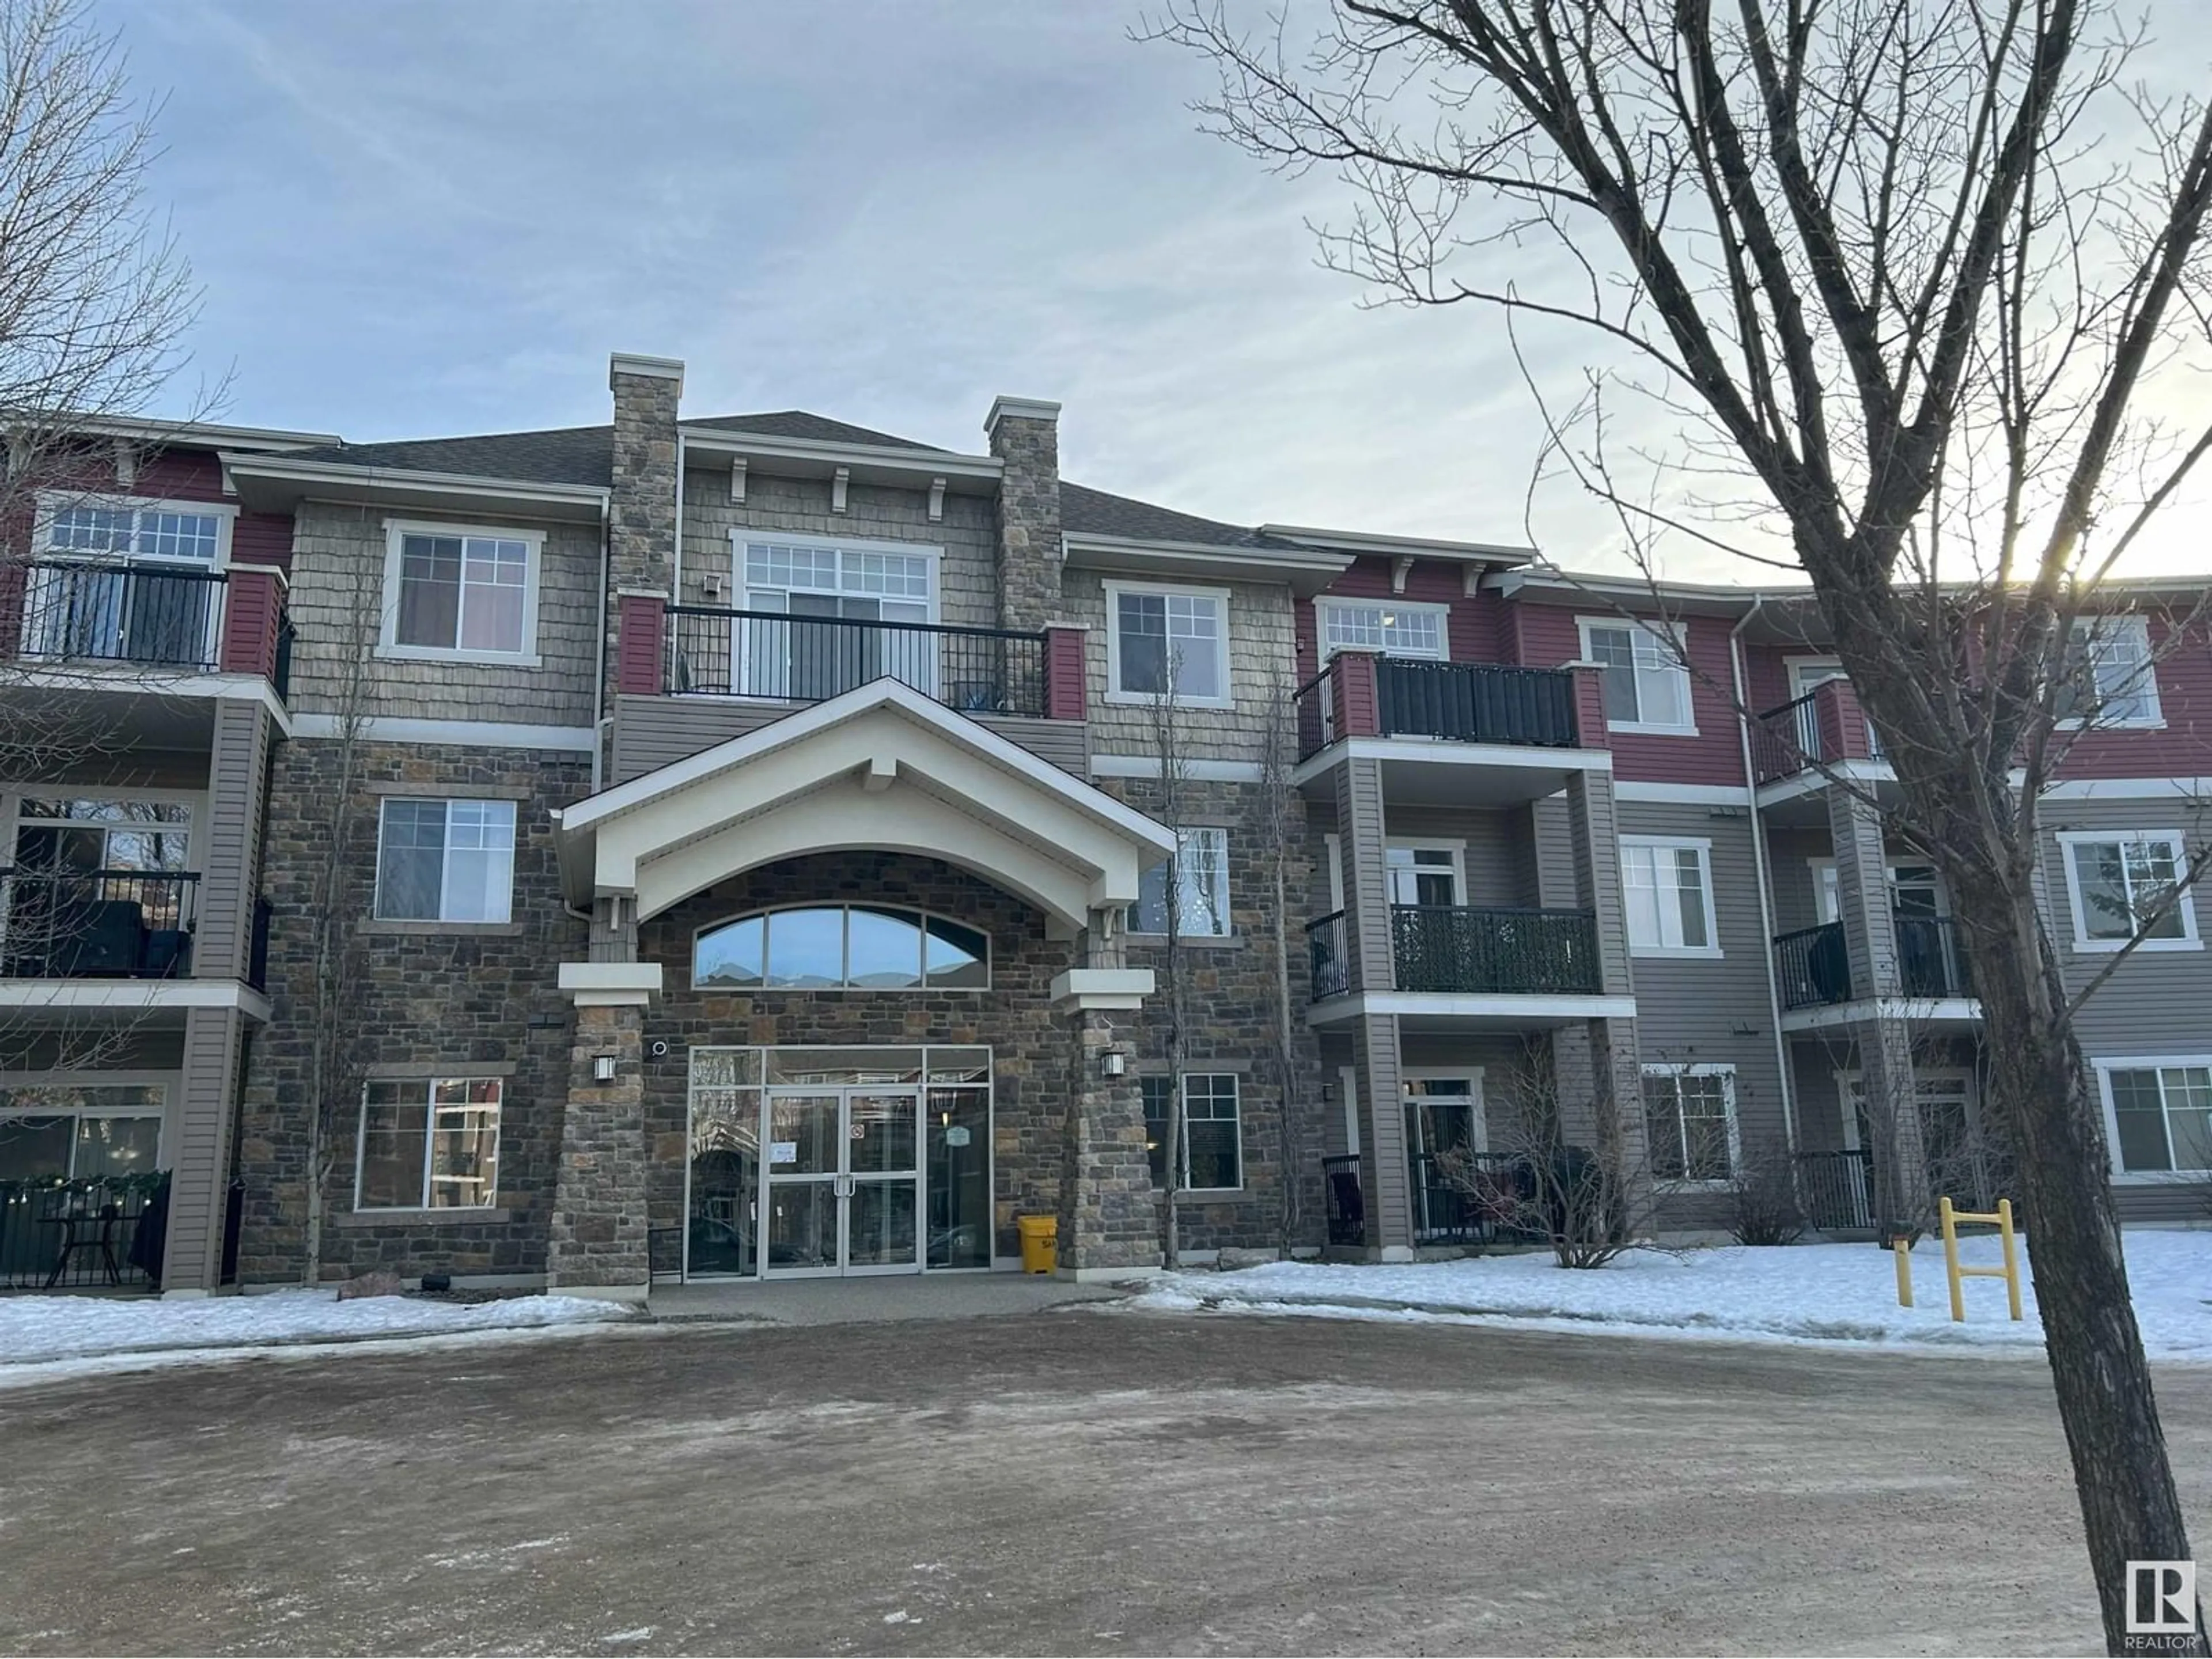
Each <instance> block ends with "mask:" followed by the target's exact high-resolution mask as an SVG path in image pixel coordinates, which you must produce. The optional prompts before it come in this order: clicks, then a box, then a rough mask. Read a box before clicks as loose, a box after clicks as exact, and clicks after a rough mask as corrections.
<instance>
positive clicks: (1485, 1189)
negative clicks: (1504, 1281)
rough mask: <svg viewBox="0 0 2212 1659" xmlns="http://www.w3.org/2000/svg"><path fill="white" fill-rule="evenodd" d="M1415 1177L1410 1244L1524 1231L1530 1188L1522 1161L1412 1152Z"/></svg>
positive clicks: (1490, 1240) (1502, 1155) (1494, 1155)
mask: <svg viewBox="0 0 2212 1659" xmlns="http://www.w3.org/2000/svg"><path fill="white" fill-rule="evenodd" d="M1409 1163H1410V1169H1411V1173H1412V1176H1413V1242H1414V1243H1417V1244H1495V1243H1498V1242H1499V1241H1500V1240H1504V1239H1512V1240H1519V1239H1521V1238H1522V1237H1526V1236H1527V1235H1526V1234H1524V1233H1523V1231H1522V1230H1521V1229H1520V1227H1519V1226H1518V1225H1516V1224H1517V1223H1518V1222H1519V1220H1520V1219H1522V1218H1523V1217H1525V1215H1526V1214H1527V1213H1528V1206H1529V1204H1530V1202H1531V1201H1532V1199H1533V1188H1532V1187H1530V1186H1529V1185H1528V1183H1526V1182H1524V1181H1523V1178H1522V1160H1521V1159H1519V1158H1516V1157H1514V1156H1513V1155H1512V1154H1510V1153H1507V1152H1451V1153H1436V1152H1416V1153H1414V1154H1413V1157H1412V1158H1411V1159H1410V1161H1409Z"/></svg>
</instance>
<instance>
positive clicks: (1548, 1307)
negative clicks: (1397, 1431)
mask: <svg viewBox="0 0 2212 1659" xmlns="http://www.w3.org/2000/svg"><path fill="white" fill-rule="evenodd" d="M2124 1237H2125V1245H2126V1250H2127V1259H2128V1278H2129V1281H2130V1285H2132V1287H2133V1291H2134V1298H2135V1307H2136V1320H2137V1321H2138V1322H2139V1323H2140V1324H2141V1326H2142V1334H2143V1343H2144V1346H2146V1347H2147V1348H2148V1350H2149V1352H2150V1354H2151V1356H2152V1357H2153V1358H2161V1359H2187V1360H2198V1361H2203V1362H2207V1363H2212V1300H2208V1298H2212V1232H2186V1231H2174V1232H2147V1231H2136V1232H2130V1233H2128V1234H2126V1235H2125V1236H2124ZM1960 1256H1961V1259H1962V1260H1963V1261H1966V1263H1967V1264H1968V1265H1969V1266H1978V1267H1996V1265H1998V1263H1999V1261H2000V1260H2001V1255H2000V1251H1999V1249H1998V1244H1997V1241H1996V1239H1995V1238H1974V1239H1967V1240H1962V1241H1961V1242H1960ZM1912 1279H1913V1288H1914V1291H1915V1295H1914V1302H1915V1304H1916V1305H1915V1306H1913V1307H1911V1308H1900V1307H1899V1306H1898V1305H1897V1279H1896V1272H1895V1267H1894V1264H1893V1262H1892V1261H1891V1259H1890V1256H1889V1254H1888V1252H1887V1251H1884V1250H1879V1249H1875V1247H1874V1246H1873V1245H1871V1244H1795V1245H1790V1246H1788V1247H1786V1248H1783V1249H1747V1248H1745V1247H1742V1246H1741V1245H1730V1246H1727V1247H1723V1248H1721V1249H1705V1250H1692V1251H1688V1252H1686V1253H1683V1254H1680V1255H1673V1254H1668V1253H1662V1252H1659V1251H1652V1250H1634V1251H1631V1252H1630V1253H1629V1254H1627V1255H1624V1256H1622V1257H1620V1259H1619V1260H1618V1261H1615V1262H1613V1264H1612V1265H1610V1266H1608V1267H1600V1268H1595V1269H1591V1270H1589V1271H1577V1272H1569V1271H1566V1270H1564V1269H1562V1268H1560V1267H1555V1266H1554V1265H1553V1261H1552V1258H1551V1256H1550V1255H1548V1254H1537V1255H1496V1256H1477V1257H1472V1258H1469V1259H1468V1260H1465V1261H1434V1262H1420V1263H1414V1264H1411V1265H1407V1266H1402V1267H1381V1266H1376V1267H1366V1266H1350V1265H1342V1266H1340V1265H1328V1264H1320V1263H1311V1262H1300V1261H1278V1262H1271V1263H1269V1264H1268V1265H1267V1266H1265V1267H1250V1268H1247V1269H1245V1270H1243V1272H1240V1273H1176V1274H1169V1275H1167V1276H1165V1277H1164V1278H1162V1279H1157V1280H1155V1281H1153V1284H1152V1287H1151V1288H1150V1289H1149V1290H1147V1291H1146V1293H1145V1294H1143V1295H1141V1296H1139V1297H1136V1298H1135V1299H1134V1302H1133V1305H1134V1306H1137V1307H1151V1308H1158V1309H1190V1308H1194V1307H1204V1306H1209V1305H1212V1306H1223V1307H1235V1308H1241V1309H1249V1310H1272V1311H1279V1312H1315V1311H1321V1310H1328V1311H1331V1312H1334V1313H1337V1314H1340V1315H1342V1316H1350V1317H1360V1316H1368V1317H1375V1316H1395V1317H1404V1316H1406V1314H1407V1312H1408V1311H1411V1312H1414V1313H1421V1314H1429V1315H1443V1316H1481V1317H1485V1318H1501V1319H1510V1320H1529V1321H1541V1322H1545V1323H1547V1324H1553V1325H1564V1326H1565V1327H1566V1328H1573V1329H1578V1330H1591V1331H1606V1332H1612V1333H1615V1334H1626V1335H1642V1336H1656V1335H1668V1336H1678V1337H1692V1338H1695V1337H1702V1338H1705V1340H1713V1341H1745V1340H1753V1341H1801V1342H1803V1341H1810V1342H1839V1343H1851V1344H1860V1343H1869V1344H1914V1345H1925V1346H1950V1347H1967V1348H1997V1349H2005V1348H2010V1349H2018V1350H2026V1351H2033V1350H2036V1349H2039V1348H2041V1347H2042V1346H2043V1326H2042V1323H2041V1322H2040V1319H2039V1316H2038V1314H2037V1310H2036V1305H2035V1286H2034V1283H2033V1274H2032V1273H2030V1271H2029V1269H2028V1265H2027V1251H2026V1249H2025V1248H2024V1247H2023V1249H2022V1251H2021V1304H2022V1312H2023V1313H2024V1314H2025V1315H2026V1317H2025V1318H2024V1319H2023V1320H2022V1321H2021V1323H2019V1324H2015V1323H2013V1322H2012V1321H2011V1320H2010V1319H2009V1318H2008V1316H2007V1315H2006V1310H2005V1287H2004V1281H2003V1280H2002V1279H1968V1280H1966V1323H1964V1324H1962V1325H1961V1324H1954V1323H1953V1322H1952V1321H1951V1312H1950V1297H1949V1291H1948V1286H1947V1285H1946V1283H1945V1279H1944V1274H1943V1247H1942V1243H1941V1242H1940V1241H1936V1240H1932V1239H1931V1240H1923V1241H1922V1243H1921V1245H1920V1248H1919V1249H1916V1250H1915V1251H1913V1253H1912Z"/></svg>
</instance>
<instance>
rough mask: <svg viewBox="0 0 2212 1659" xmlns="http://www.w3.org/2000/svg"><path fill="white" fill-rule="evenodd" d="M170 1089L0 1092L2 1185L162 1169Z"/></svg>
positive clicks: (139, 1173)
mask: <svg viewBox="0 0 2212 1659" xmlns="http://www.w3.org/2000/svg"><path fill="white" fill-rule="evenodd" d="M167 1099H168V1090H167V1085H163V1084H159V1083H143V1084H117V1083H105V1084H82V1085H52V1084H43V1085H18V1086H9V1087H0V1181H100V1180H106V1179H109V1178H112V1177H115V1176H149V1175H152V1174H154V1173H155V1170H158V1169H159V1168H160V1167H161V1164H160V1160H161V1114H162V1109H163V1108H164V1106H165V1105H166V1104H167Z"/></svg>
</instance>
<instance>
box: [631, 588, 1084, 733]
mask: <svg viewBox="0 0 2212 1659" xmlns="http://www.w3.org/2000/svg"><path fill="white" fill-rule="evenodd" d="M667 614H668V621H669V651H670V656H669V668H668V689H669V690H671V691H675V692H683V693H689V694H691V695H695V696H696V695H708V696H742V697H782V698H788V699H790V700H791V701H793V702H823V701H825V700H826V699H828V698H830V697H835V696H840V695H842V693H844V692H847V691H850V690H854V688H855V687H857V686H862V685H866V684H867V683H868V682H869V681H871V680H877V679H883V678H886V677H888V678H891V679H895V680H897V681H899V682H900V683H901V684H904V685H908V686H911V687H913V688H914V689H915V690H917V691H919V692H921V694H922V695H923V696H926V697H932V698H934V699H935V700H936V701H937V702H941V703H944V704H945V705H946V706H947V707H948V708H957V709H959V710H960V711H961V712H962V713H963V714H1027V715H1032V716H1042V714H1044V712H1045V708H1046V703H1045V689H1046V688H1045V635H1042V634H1041V633H1039V634H1024V633H1016V632H1012V631H1011V630H1008V629H999V628H950V627H945V626H941V625H939V624H937V623H887V622H867V621H863V620H859V619H855V618H850V617H794V616H787V615H785V614H783V613H781V612H779V611H725V610H716V609H712V608H710V607H708V606H704V605H671V606H669V607H668V613H667Z"/></svg>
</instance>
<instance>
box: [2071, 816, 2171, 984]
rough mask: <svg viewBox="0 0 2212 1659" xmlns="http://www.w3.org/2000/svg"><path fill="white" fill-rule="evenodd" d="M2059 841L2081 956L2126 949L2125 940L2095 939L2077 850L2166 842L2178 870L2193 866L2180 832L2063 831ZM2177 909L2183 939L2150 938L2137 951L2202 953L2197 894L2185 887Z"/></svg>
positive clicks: (2077, 944) (2105, 954) (2076, 942)
mask: <svg viewBox="0 0 2212 1659" xmlns="http://www.w3.org/2000/svg"><path fill="white" fill-rule="evenodd" d="M2055 839H2056V840H2057V842H2058V861H2059V863H2060V864H2061V865H2063V866H2065V870H2066V908H2067V911H2068V914H2069V917H2070V918H2071V920H2072V921H2073V924H2074V950H2075V953H2076V954H2077V955H2081V956H2092V955H2094V956H2109V955H2111V954H2112V952H2113V951H2120V950H2124V949H2125V948H2126V947H2127V943H2128V941H2127V940H2125V939H2091V938H2090V937H2089V929H2088V927H2087V919H2088V916H2087V911H2086V910H2084V909H2083V908H2082V905H2081V875H2080V873H2079V872H2077V871H2076V870H2075V867H2074V849H2075V848H2076V847H2080V846H2091V845H2096V844H2099V843H2102V842H2125V841H2162V842H2165V843H2166V846H2167V847H2168V848H2171V849H2172V854H2173V863H2174V867H2175V868H2176V869H2178V870H2185V869H2187V868H2188V867H2189V856H2188V854H2189V848H2188V842H2186V841H2185V839H2184V838H2183V836H2182V833H2181V831H2179V829H2061V830H2060V831H2058V832H2057V836H2056V837H2055ZM2173 908H2174V910H2175V913H2176V914H2177V915H2179V916H2180V918H2181V933H2182V936H2181V937H2180V938H2179V939H2144V940H2143V941H2142V942H2141V943H2140V944H2138V945H2136V947H2135V948H2136V950H2137V951H2201V950H2203V948H2204V941H2203V939H2199V938H2198V937H2197V891H2196V889H2195V888H2194V887H2193V886H2185V887H2183V888H2182V890H2181V897H2180V898H2179V900H2178V901H2176V902H2175V904H2174V907H2173Z"/></svg>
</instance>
